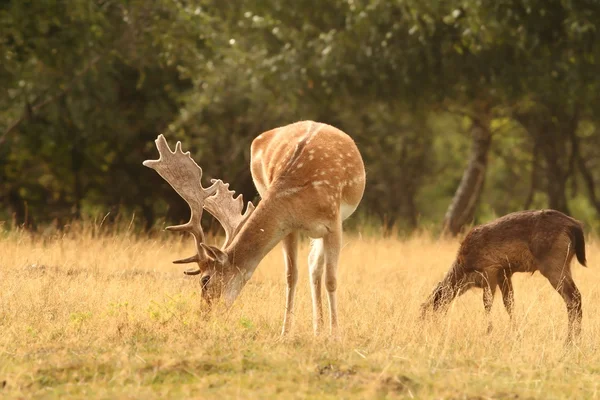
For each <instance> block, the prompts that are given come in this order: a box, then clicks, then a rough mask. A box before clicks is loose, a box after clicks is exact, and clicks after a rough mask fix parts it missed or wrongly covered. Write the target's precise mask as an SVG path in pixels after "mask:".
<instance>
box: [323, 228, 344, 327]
mask: <svg viewBox="0 0 600 400" xmlns="http://www.w3.org/2000/svg"><path fill="white" fill-rule="evenodd" d="M323 248H324V252H325V287H326V289H327V296H328V298H329V321H330V331H331V333H332V334H337V333H338V319H337V299H336V290H337V266H338V260H339V257H340V251H341V249H342V223H341V221H340V222H339V223H338V225H337V226H336V227H335V228H334V229H333V230H332V231H331V232H330V233H328V234H327V235H325V237H323Z"/></svg>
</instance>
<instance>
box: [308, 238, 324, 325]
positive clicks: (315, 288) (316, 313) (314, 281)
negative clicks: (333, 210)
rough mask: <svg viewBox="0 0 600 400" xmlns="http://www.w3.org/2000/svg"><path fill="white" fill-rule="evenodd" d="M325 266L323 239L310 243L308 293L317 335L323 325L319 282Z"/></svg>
mask: <svg viewBox="0 0 600 400" xmlns="http://www.w3.org/2000/svg"><path fill="white" fill-rule="evenodd" d="M324 266H325V253H324V252H323V239H315V240H313V241H312V244H311V249H310V254H309V255H308V267H309V275H310V291H311V294H312V304H313V329H314V332H315V335H318V334H319V332H320V330H321V326H322V325H323V301H322V298H321V280H322V278H323V268H324Z"/></svg>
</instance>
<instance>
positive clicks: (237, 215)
mask: <svg viewBox="0 0 600 400" xmlns="http://www.w3.org/2000/svg"><path fill="white" fill-rule="evenodd" d="M211 182H213V185H217V190H216V193H215V195H214V196H211V197H208V198H207V199H206V201H205V202H204V208H205V209H206V211H208V212H209V213H211V214H212V215H213V216H214V217H215V218H216V219H217V220H218V221H219V223H220V224H221V225H222V226H223V229H225V242H224V243H223V248H225V247H227V246H228V245H229V244H231V242H232V241H233V238H234V237H235V235H236V234H237V233H238V232H239V231H240V229H241V228H242V226H243V225H244V223H245V222H246V221H247V220H248V218H249V217H250V215H251V214H252V212H253V211H254V204H252V202H250V201H249V202H248V206H247V207H246V211H245V212H244V213H243V214H242V211H243V209H244V199H243V196H242V195H241V194H240V195H238V196H237V197H233V195H234V194H235V192H234V191H233V190H229V184H228V183H223V181H221V180H214V179H213V180H212V181H211Z"/></svg>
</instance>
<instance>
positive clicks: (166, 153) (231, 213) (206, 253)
mask: <svg viewBox="0 0 600 400" xmlns="http://www.w3.org/2000/svg"><path fill="white" fill-rule="evenodd" d="M156 147H157V148H158V152H159V154H160V158H159V159H158V160H147V161H144V165H145V166H146V167H149V168H152V169H154V170H155V171H156V172H158V174H159V175H160V176H161V177H163V179H164V180H166V181H167V182H168V183H169V185H171V187H173V189H175V191H176V192H177V193H178V194H179V195H180V196H181V197H182V198H183V199H184V200H185V201H186V202H187V204H188V205H189V206H190V210H191V216H190V220H189V221H188V222H187V223H185V224H183V225H177V226H170V227H167V228H166V229H167V230H170V231H180V232H189V233H190V234H191V235H192V236H193V237H194V241H195V243H196V254H194V255H193V256H191V257H188V258H184V259H181V260H177V261H174V263H175V264H184V263H196V264H197V267H195V268H191V269H188V270H187V271H185V272H184V273H185V274H186V275H200V285H201V288H202V297H203V298H204V299H205V300H206V301H207V303H208V304H209V305H210V304H212V303H214V302H215V301H218V300H219V299H221V298H222V299H223V300H224V302H225V304H226V305H230V304H231V303H233V301H234V300H235V298H236V297H237V296H238V295H239V293H240V291H241V290H242V287H243V286H244V283H245V281H246V279H245V276H243V274H242V272H241V270H240V269H239V268H237V267H236V265H235V264H234V263H233V262H232V260H231V259H230V257H229V255H228V253H227V251H226V249H227V246H229V245H230V244H231V242H232V241H233V238H234V237H235V235H236V234H237V233H238V232H239V231H240V229H241V228H242V226H243V224H244V223H245V222H246V221H247V219H248V217H250V214H252V212H253V211H254V205H253V204H252V203H250V202H249V203H248V206H247V207H246V211H245V212H244V213H242V211H243V208H244V201H243V199H242V196H241V195H239V196H238V197H234V194H235V193H234V192H233V191H231V190H229V184H226V183H223V182H222V181H221V180H212V185H211V186H210V187H208V188H204V187H203V186H202V183H201V180H202V168H200V167H199V166H198V164H196V162H195V161H194V160H192V158H191V157H190V153H189V152H185V153H184V152H183V151H182V150H181V142H177V144H176V145H175V151H171V149H170V148H169V145H168V144H167V141H166V139H165V137H164V136H163V135H159V136H158V138H157V139H156ZM203 210H206V211H208V212H209V213H210V214H212V215H213V216H214V217H215V218H216V219H217V220H218V221H219V223H220V224H221V225H222V226H223V228H224V230H225V242H224V243H223V245H222V246H221V248H218V247H216V246H212V245H208V244H206V243H204V239H205V236H204V232H203V231H202V226H201V224H200V221H201V219H202V212H203Z"/></svg>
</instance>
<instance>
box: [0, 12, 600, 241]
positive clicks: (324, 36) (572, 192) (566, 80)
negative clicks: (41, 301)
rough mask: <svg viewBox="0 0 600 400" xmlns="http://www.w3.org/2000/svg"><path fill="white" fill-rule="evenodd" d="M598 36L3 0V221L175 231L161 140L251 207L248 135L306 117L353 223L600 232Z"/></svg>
mask: <svg viewBox="0 0 600 400" xmlns="http://www.w3.org/2000/svg"><path fill="white" fill-rule="evenodd" d="M599 28H600V4H599V3H598V2H597V1H584V0H582V1H578V2H574V1H567V0H562V1H557V0H488V1H485V0H464V1H436V0H343V1H342V0H312V1H310V0H297V1H287V0H232V1H225V0H187V1H186V0H153V1H148V0H71V1H67V0H12V1H11V0H4V1H2V2H0V57H1V61H0V89H1V90H0V220H5V221H14V222H15V223H16V224H19V225H21V224H25V225H26V226H28V227H30V228H32V229H36V228H39V227H40V226H43V225H46V224H48V223H57V224H59V225H60V224H65V223H68V222H69V221H70V220H72V219H74V218H89V217H96V218H104V219H105V222H106V221H111V220H113V219H115V218H119V216H127V218H128V219H129V218H131V216H132V215H133V214H134V213H135V215H136V221H138V223H140V224H144V225H145V226H146V227H152V226H156V225H160V224H161V223H162V222H164V219H165V218H166V219H167V220H169V222H175V221H181V220H186V219H187V216H188V209H187V206H186V205H185V203H184V202H183V201H181V200H180V199H179V198H178V196H177V194H176V193H175V192H174V191H173V190H172V189H171V188H170V187H168V185H167V184H166V183H164V182H163V181H162V180H161V178H160V177H159V176H158V175H157V174H156V173H154V172H153V171H151V170H149V169H146V168H144V167H143V166H142V165H141V162H142V161H143V160H145V159H148V158H156V157H155V156H156V149H155V147H154V143H153V141H154V139H155V137H156V136H157V135H158V134H159V133H165V134H166V135H167V138H168V139H169V140H170V141H171V142H174V141H175V140H182V141H183V143H184V149H189V150H191V151H192V153H193V156H194V158H195V159H196V160H197V161H198V163H199V164H200V165H201V166H202V167H203V168H204V172H205V178H206V182H205V184H207V183H208V179H210V178H214V177H218V178H222V179H223V180H225V181H227V182H230V183H231V187H232V188H234V189H235V190H237V191H238V192H241V193H243V194H244V195H245V198H247V199H248V198H249V199H253V198H255V196H256V191H255V189H254V186H253V184H252V181H251V178H250V173H249V168H248V162H249V146H250V142H251V140H252V139H253V137H255V136H256V135H258V134H259V133H261V132H262V131H266V130H268V129H271V128H274V127H277V126H280V125H284V124H287V123H290V122H294V121H297V120H301V119H312V120H317V121H321V122H327V123H330V124H332V125H334V126H337V127H339V128H340V129H342V130H344V131H346V132H347V133H349V134H350V135H351V136H352V137H353V138H354V139H355V140H356V141H357V143H358V145H359V147H360V149H361V151H362V154H363V157H364V159H365V163H366V165H367V174H368V186H367V191H366V194H365V198H364V200H363V203H362V206H361V208H360V215H359V217H357V218H356V219H355V220H356V221H365V220H369V221H374V222H377V223H382V224H383V225H384V226H386V227H391V226H397V227H399V228H400V229H402V230H406V231H410V230H412V229H415V228H417V227H437V228H441V227H442V224H443V221H444V220H445V226H446V228H447V229H448V230H449V231H450V232H454V231H457V230H458V229H460V227H461V226H462V225H464V224H469V223H472V222H473V221H475V222H481V221H483V220H487V219H489V218H491V217H493V216H498V215H502V214H505V213H508V212H511V211H515V210H520V209H525V208H541V207H552V208H556V209H559V210H563V211H565V212H568V213H570V214H572V215H574V216H576V217H578V218H581V219H583V220H584V221H585V222H586V223H587V224H588V227H590V226H591V227H595V226H596V221H597V220H598V216H599V215H600V191H599V190H600V188H599V189H597V188H596V186H600V168H599V162H600V129H599V127H600V112H598V111H599V110H600V96H599V94H600V92H599V83H600V69H599V68H598V63H599V62H600V40H599V37H598V36H599V35H598V29H599ZM463 175H464V177H463ZM107 214H108V216H107Z"/></svg>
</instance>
